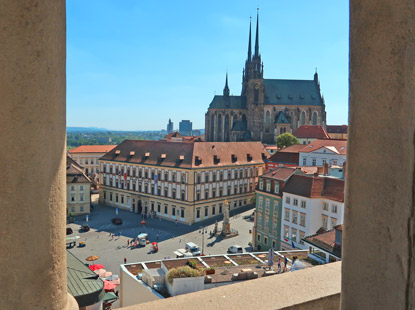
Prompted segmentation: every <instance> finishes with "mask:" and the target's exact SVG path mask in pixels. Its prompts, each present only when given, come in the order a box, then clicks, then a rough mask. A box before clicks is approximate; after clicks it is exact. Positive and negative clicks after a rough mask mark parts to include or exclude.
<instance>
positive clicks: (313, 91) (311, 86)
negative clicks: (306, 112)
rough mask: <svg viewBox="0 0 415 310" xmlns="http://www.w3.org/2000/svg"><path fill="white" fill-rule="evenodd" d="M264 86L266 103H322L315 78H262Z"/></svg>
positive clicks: (312, 104)
mask: <svg viewBox="0 0 415 310" xmlns="http://www.w3.org/2000/svg"><path fill="white" fill-rule="evenodd" d="M264 88H265V102H264V104H266V105H274V104H275V105H287V106H289V105H310V106H321V105H323V99H322V98H321V94H320V89H319V86H318V84H317V82H316V81H315V80H276V79H264Z"/></svg>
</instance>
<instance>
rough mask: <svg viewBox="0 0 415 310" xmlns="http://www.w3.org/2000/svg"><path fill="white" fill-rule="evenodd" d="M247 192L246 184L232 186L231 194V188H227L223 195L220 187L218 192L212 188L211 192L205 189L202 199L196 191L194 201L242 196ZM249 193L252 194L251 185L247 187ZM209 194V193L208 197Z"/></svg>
mask: <svg viewBox="0 0 415 310" xmlns="http://www.w3.org/2000/svg"><path fill="white" fill-rule="evenodd" d="M247 190H248V187H247V185H246V184H244V185H239V186H237V185H234V186H233V192H232V187H231V186H228V187H227V191H226V193H224V191H223V188H222V187H220V188H219V190H218V191H217V190H216V188H213V189H212V191H209V190H208V189H206V190H205V191H204V196H203V198H202V195H201V192H200V191H197V192H196V197H195V199H196V201H200V200H203V199H210V198H219V197H224V196H231V195H237V194H244V193H247V192H248V191H247ZM249 192H252V185H249ZM209 193H210V195H209Z"/></svg>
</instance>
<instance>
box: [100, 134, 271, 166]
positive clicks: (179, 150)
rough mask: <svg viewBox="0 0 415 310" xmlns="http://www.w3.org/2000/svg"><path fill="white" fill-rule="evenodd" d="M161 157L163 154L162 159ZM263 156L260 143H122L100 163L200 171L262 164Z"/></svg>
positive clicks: (139, 141) (265, 156)
mask: <svg viewBox="0 0 415 310" xmlns="http://www.w3.org/2000/svg"><path fill="white" fill-rule="evenodd" d="M131 152H133V154H131ZM117 153H118V154H117ZM162 154H165V156H164V157H163V158H162V156H161V155H162ZM232 155H234V156H232ZM248 155H249V156H248ZM267 155H268V153H267V151H266V150H265V148H264V146H263V145H262V143H261V142H175V143H172V142H168V141H145V140H124V141H123V142H121V143H120V144H119V145H118V146H117V147H116V148H115V149H113V150H112V151H111V152H109V153H107V154H105V155H104V156H103V157H101V160H108V161H116V162H127V163H135V164H147V165H158V166H168V167H177V168H204V167H218V166H234V165H248V164H249V165H252V164H263V163H264V158H265V159H266V158H267Z"/></svg>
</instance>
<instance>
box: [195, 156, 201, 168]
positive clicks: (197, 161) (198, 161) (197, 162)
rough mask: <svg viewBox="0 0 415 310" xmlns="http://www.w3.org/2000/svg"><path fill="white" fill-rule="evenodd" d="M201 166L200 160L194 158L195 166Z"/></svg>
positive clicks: (196, 157) (197, 157)
mask: <svg viewBox="0 0 415 310" xmlns="http://www.w3.org/2000/svg"><path fill="white" fill-rule="evenodd" d="M201 164H202V158H200V157H199V156H195V165H196V166H200V165H201Z"/></svg>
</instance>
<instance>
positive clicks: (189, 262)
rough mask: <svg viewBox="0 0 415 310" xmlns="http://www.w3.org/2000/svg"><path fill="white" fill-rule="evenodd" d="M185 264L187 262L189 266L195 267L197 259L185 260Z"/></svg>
mask: <svg viewBox="0 0 415 310" xmlns="http://www.w3.org/2000/svg"><path fill="white" fill-rule="evenodd" d="M187 264H188V265H189V266H190V267H191V268H193V269H196V266H197V261H196V260H195V259H189V260H188V261H187Z"/></svg>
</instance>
